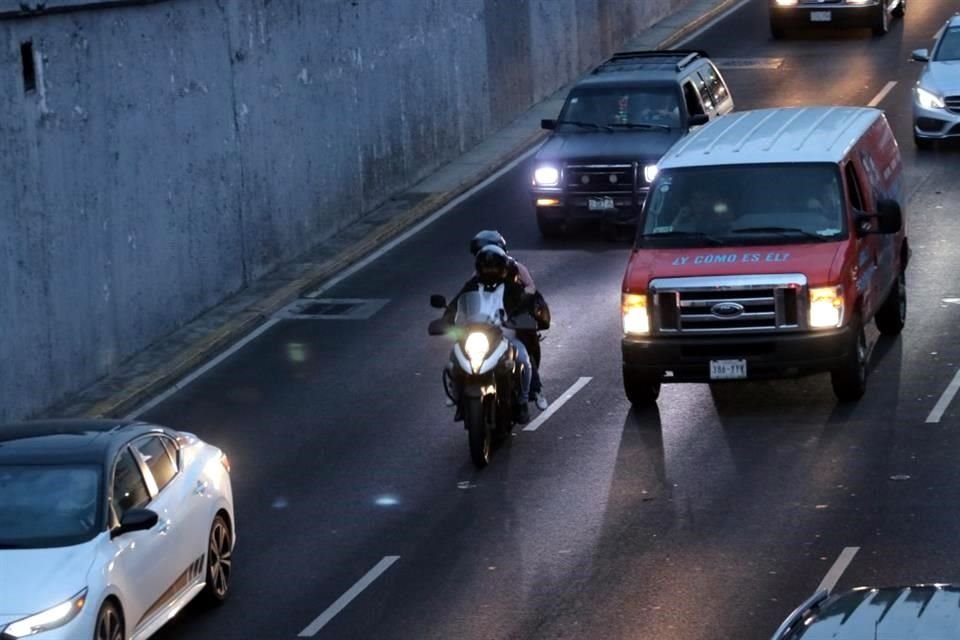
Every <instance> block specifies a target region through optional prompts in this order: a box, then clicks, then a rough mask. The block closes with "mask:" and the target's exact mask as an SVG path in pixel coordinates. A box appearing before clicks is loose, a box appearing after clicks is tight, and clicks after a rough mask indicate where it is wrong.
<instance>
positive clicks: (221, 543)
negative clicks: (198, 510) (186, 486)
mask: <svg viewBox="0 0 960 640" xmlns="http://www.w3.org/2000/svg"><path fill="white" fill-rule="evenodd" d="M231 556H232V552H231V550H230V532H229V531H227V527H226V525H225V524H224V523H223V521H222V520H220V519H217V521H216V522H215V523H214V525H213V531H211V532H210V552H209V555H208V558H209V560H208V561H207V562H208V564H209V567H210V582H211V585H210V586H211V588H212V589H213V592H214V593H215V594H217V596H218V597H220V598H222V597H223V596H225V595H226V593H227V589H229V588H230V569H231V563H232V557H231Z"/></svg>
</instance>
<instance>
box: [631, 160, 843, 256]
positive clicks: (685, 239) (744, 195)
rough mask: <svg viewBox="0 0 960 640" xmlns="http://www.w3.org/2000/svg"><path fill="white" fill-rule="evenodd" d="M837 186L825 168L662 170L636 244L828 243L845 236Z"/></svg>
mask: <svg viewBox="0 0 960 640" xmlns="http://www.w3.org/2000/svg"><path fill="white" fill-rule="evenodd" d="M841 193H842V191H841V188H840V181H839V176H838V173H837V170H836V168H835V167H833V166H832V165H829V164H790V165H734V166H718V167H717V166H715V167H697V168H690V169H687V168H684V169H668V170H664V171H662V172H661V173H660V175H659V176H658V177H657V180H656V182H655V183H654V184H653V186H652V189H651V192H650V196H649V198H648V199H647V202H646V203H645V206H644V212H643V223H642V224H641V225H640V229H639V234H638V237H637V241H638V244H648V243H650V242H670V243H671V244H673V245H676V244H678V243H679V244H682V245H683V246H708V245H716V244H741V245H746V244H756V243H770V242H783V241H785V240H786V241H788V242H790V243H795V242H825V241H828V240H837V239H839V238H841V237H842V236H843V235H844V234H845V233H846V222H845V217H844V214H843V206H842V204H841V203H842V196H841Z"/></svg>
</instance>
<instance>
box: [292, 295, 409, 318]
mask: <svg viewBox="0 0 960 640" xmlns="http://www.w3.org/2000/svg"><path fill="white" fill-rule="evenodd" d="M388 302H390V300H388V299H385V298H316V299H314V298H301V299H300V300H297V301H296V302H294V303H293V304H290V305H288V306H287V307H286V308H285V309H283V310H282V311H279V312H278V313H277V314H276V315H275V316H274V317H276V318H277V319H280V320H367V319H368V318H371V317H372V316H373V315H374V314H375V313H376V312H378V311H380V309H382V308H383V307H384V306H385V305H386V304H387V303H388Z"/></svg>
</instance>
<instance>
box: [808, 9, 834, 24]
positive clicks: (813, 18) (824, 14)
mask: <svg viewBox="0 0 960 640" xmlns="http://www.w3.org/2000/svg"><path fill="white" fill-rule="evenodd" d="M832 19H833V16H832V15H831V14H830V12H829V11H811V12H810V22H830V21H831V20H832Z"/></svg>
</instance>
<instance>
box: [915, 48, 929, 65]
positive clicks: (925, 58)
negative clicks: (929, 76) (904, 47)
mask: <svg viewBox="0 0 960 640" xmlns="http://www.w3.org/2000/svg"><path fill="white" fill-rule="evenodd" d="M910 59H911V60H913V61H914V62H930V52H929V51H928V50H926V49H914V50H913V53H911V54H910Z"/></svg>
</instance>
